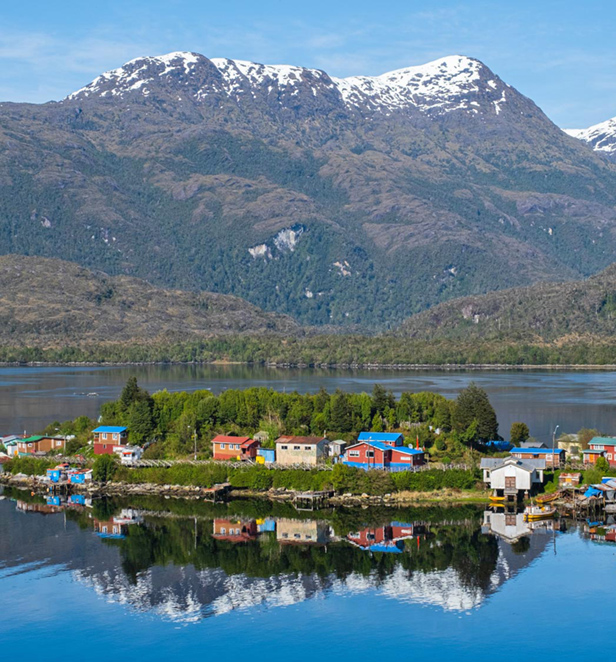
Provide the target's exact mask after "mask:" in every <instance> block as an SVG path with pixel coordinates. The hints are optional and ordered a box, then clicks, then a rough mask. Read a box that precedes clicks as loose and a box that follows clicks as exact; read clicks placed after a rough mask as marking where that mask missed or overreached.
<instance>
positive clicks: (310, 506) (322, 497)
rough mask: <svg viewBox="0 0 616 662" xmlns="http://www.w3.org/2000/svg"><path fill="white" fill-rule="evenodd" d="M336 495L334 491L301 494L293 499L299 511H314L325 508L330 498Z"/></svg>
mask: <svg viewBox="0 0 616 662" xmlns="http://www.w3.org/2000/svg"><path fill="white" fill-rule="evenodd" d="M333 494H334V492H333V490H325V491H322V492H301V493H299V494H295V496H294V497H293V505H294V506H295V508H296V509H297V510H314V509H315V508H323V507H324V506H326V505H327V502H328V501H329V499H330V497H332V496H333Z"/></svg>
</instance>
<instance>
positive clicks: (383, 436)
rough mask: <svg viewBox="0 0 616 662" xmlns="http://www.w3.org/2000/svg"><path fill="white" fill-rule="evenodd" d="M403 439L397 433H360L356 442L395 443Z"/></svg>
mask: <svg viewBox="0 0 616 662" xmlns="http://www.w3.org/2000/svg"><path fill="white" fill-rule="evenodd" d="M400 438H403V437H402V435H401V434H400V433H399V432H360V433H359V437H357V441H397V440H398V439H400Z"/></svg>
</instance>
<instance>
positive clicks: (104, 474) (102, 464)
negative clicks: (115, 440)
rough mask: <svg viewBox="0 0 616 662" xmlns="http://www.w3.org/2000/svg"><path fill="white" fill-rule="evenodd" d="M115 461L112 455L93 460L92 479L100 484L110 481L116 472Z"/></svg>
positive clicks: (100, 456)
mask: <svg viewBox="0 0 616 662" xmlns="http://www.w3.org/2000/svg"><path fill="white" fill-rule="evenodd" d="M116 467H117V465H116V461H115V458H114V457H113V455H99V457H97V458H96V460H94V465H93V467H92V479H93V480H96V481H98V482H100V483H106V482H107V481H109V480H111V479H112V478H113V476H114V474H115V472H116Z"/></svg>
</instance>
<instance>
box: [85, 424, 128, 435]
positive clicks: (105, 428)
mask: <svg viewBox="0 0 616 662" xmlns="http://www.w3.org/2000/svg"><path fill="white" fill-rule="evenodd" d="M92 432H116V433H117V432H126V428H125V427H124V426H123V425H101V426H100V427H98V428H96V429H95V430H92Z"/></svg>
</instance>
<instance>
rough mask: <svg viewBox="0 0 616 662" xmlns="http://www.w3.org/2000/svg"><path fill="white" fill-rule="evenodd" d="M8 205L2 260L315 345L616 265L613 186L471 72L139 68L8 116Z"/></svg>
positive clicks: (204, 61)
mask: <svg viewBox="0 0 616 662" xmlns="http://www.w3.org/2000/svg"><path fill="white" fill-rule="evenodd" d="M597 144H599V143H597ZM601 144H602V143H601ZM0 184H1V185H2V193H1V194H0V253H5V254H6V253H15V254H25V255H37V256H46V257H54V258H62V259H64V260H70V261H73V262H76V263H78V264H80V265H82V266H84V267H87V268H91V269H95V270H102V271H104V272H105V273H108V274H111V275H127V276H135V277H139V278H143V279H146V280H148V281H150V282H151V283H153V284H155V285H158V286H162V287H172V288H179V289H183V290H194V291H199V290H207V291H213V292H219V293H224V294H233V295H236V296H239V297H242V298H244V299H247V300H248V301H250V302H251V303H253V304H255V305H257V306H259V307H261V308H263V309H265V310H268V311H275V312H278V313H285V314H289V315H291V316H293V317H295V318H296V319H298V320H299V321H301V322H302V323H305V324H311V325H312V324H314V325H331V324H333V325H340V326H344V325H350V326H354V327H357V326H361V327H372V328H378V329H386V328H389V327H393V326H395V325H396V324H397V323H399V322H400V321H402V320H403V319H405V318H406V317H408V316H409V315H411V314H413V313H415V312H418V311H421V310H422V309H424V308H426V307H428V306H432V305H434V304H437V303H439V302H442V301H445V300H448V299H452V298H454V297H457V296H463V295H474V294H481V293H484V292H488V291H490V290H497V289H503V288H507V287H513V286H525V285H529V284H532V283H535V282H542V281H546V280H559V279H560V280H563V279H575V278H579V277H585V276H589V275H591V274H593V273H596V272H597V271H599V270H601V269H603V268H605V267H606V266H607V265H608V264H610V263H611V262H612V260H613V255H614V253H615V251H616V232H615V230H616V217H615V213H614V209H615V208H616V165H613V164H612V163H610V162H609V161H608V160H606V159H605V158H603V157H602V155H601V154H599V153H597V152H594V151H593V150H592V149H590V148H589V146H588V145H587V144H585V143H584V142H581V141H580V140H575V139H574V138H573V137H571V136H568V135H566V134H565V133H564V132H563V131H561V130H560V129H559V128H558V127H556V126H555V125H554V124H553V123H552V122H550V120H549V119H548V118H547V117H546V116H545V115H544V114H543V112H542V111H541V110H540V109H539V108H538V107H537V106H536V105H535V104H534V103H533V102H532V101H531V100H530V99H528V98H526V97H524V96H523V95H522V94H520V93H519V92H517V91H516V90H515V89H514V88H512V87H511V86H509V85H508V84H507V83H505V82H504V81H502V80H501V79H500V78H499V77H498V76H497V75H496V74H494V73H493V72H492V71H491V70H490V69H489V68H488V67H487V66H485V65H484V64H483V63H481V62H479V61H478V60H474V59H472V58H468V57H463V56H450V57H446V58H442V59H440V60H437V61H435V62H431V63H428V64H426V65H422V66H414V67H408V68H405V69H401V70H398V71H393V72H389V73H386V74H383V75H381V76H372V77H370V76H355V77H350V78H344V79H340V78H335V77H332V76H329V75H328V74H327V73H325V72H323V71H319V70H314V69H306V68H302V67H296V66H288V65H263V64H257V63H252V62H244V61H239V60H229V59H208V58H206V57H204V56H203V55H199V54H197V53H185V52H179V53H170V54H168V55H163V56H158V57H142V58H138V59H136V60H133V61H131V62H128V63H126V64H125V65H124V66H122V67H120V68H118V69H114V70H112V71H109V72H106V73H104V74H102V75H100V76H99V77H97V78H96V79H95V80H94V81H92V82H91V83H90V84H88V85H86V86H85V87H83V88H82V89H80V90H78V91H76V92H74V93H73V94H71V95H69V96H68V97H67V98H66V99H63V100H62V101H60V102H57V103H49V104H44V105H41V106H35V105H27V104H9V103H5V104H0ZM291 239H292V241H291ZM289 242H291V243H289ZM291 244H292V246H291ZM340 265H344V268H341V267H340Z"/></svg>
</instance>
